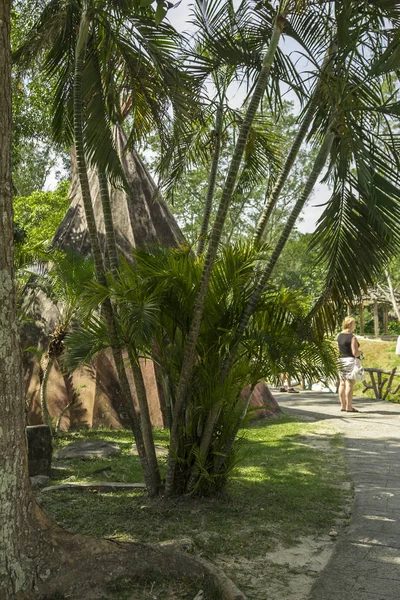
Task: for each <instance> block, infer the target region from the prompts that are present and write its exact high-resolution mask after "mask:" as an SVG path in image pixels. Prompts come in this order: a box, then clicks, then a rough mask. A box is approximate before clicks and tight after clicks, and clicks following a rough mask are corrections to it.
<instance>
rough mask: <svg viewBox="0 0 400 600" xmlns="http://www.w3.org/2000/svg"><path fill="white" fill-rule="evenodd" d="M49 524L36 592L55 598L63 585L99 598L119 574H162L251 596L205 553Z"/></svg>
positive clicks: (224, 593)
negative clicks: (74, 531) (93, 535)
mask: <svg viewBox="0 0 400 600" xmlns="http://www.w3.org/2000/svg"><path fill="white" fill-rule="evenodd" d="M46 521H47V519H46ZM42 525H43V523H42ZM46 525H47V527H46V526H45V529H46V530H47V531H44V530H43V527H41V533H42V534H45V535H44V537H45V538H46V537H47V538H48V542H49V543H48V546H47V551H46V557H45V556H42V557H41V560H40V561H38V562H37V577H36V585H35V588H36V589H35V594H34V595H33V596H32V597H33V598H51V596H52V595H53V594H55V593H56V592H60V591H61V592H62V593H63V594H64V595H65V597H67V598H69V599H70V600H82V598H85V600H95V599H96V598H100V597H102V595H103V593H104V587H105V585H106V584H107V583H110V582H111V581H113V580H115V579H117V578H118V577H121V576H132V577H137V578H138V579H147V578H150V577H151V576H152V575H153V576H154V575H155V574H157V575H159V576H165V577H169V578H176V579H180V578H190V579H192V580H196V581H198V582H199V583H203V584H204V583H205V584H206V585H209V586H211V587H213V588H215V589H216V590H218V591H219V592H220V594H221V597H222V599H223V600H246V596H245V595H244V594H243V593H242V592H241V591H240V590H239V589H238V587H237V586H236V585H235V584H234V583H233V581H232V580H231V579H229V577H227V575H225V573H224V572H223V571H222V570H221V569H220V568H218V567H216V566H215V565H213V564H212V563H210V562H209V561H207V560H205V559H204V558H201V557H197V556H194V555H190V554H187V553H185V552H182V551H179V550H176V549H174V548H171V547H168V546H166V547H163V546H161V545H160V546H157V545H150V544H140V543H130V542H118V541H114V540H107V539H95V538H89V537H84V536H81V535H75V534H72V533H69V532H67V531H65V530H63V529H61V528H59V527H58V526H56V525H54V524H52V523H49V522H48V521H47V523H46ZM103 597H104V596H103Z"/></svg>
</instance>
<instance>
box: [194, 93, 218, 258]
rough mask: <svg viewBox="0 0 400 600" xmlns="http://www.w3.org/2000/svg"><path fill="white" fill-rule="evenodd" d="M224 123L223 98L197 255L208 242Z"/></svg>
mask: <svg viewBox="0 0 400 600" xmlns="http://www.w3.org/2000/svg"><path fill="white" fill-rule="evenodd" d="M222 125H223V104H222V99H221V100H220V104H219V105H218V108H217V114H216V117H215V135H214V138H215V145H214V154H213V159H212V163H211V171H210V178H209V180H208V188H207V196H206V204H205V207H204V213H203V221H202V223H201V228H200V237H199V243H198V245H197V256H200V254H203V251H204V247H205V244H206V236H207V232H208V225H209V222H210V216H211V210H212V203H213V198H214V190H215V182H216V181H217V172H218V163H219V158H220V155H221V135H222Z"/></svg>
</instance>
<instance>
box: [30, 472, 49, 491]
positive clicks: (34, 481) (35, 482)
mask: <svg viewBox="0 0 400 600" xmlns="http://www.w3.org/2000/svg"><path fill="white" fill-rule="evenodd" d="M30 480H31V488H32V489H33V490H39V489H40V488H44V487H46V485H49V482H50V477H47V475H35V477H31V478H30Z"/></svg>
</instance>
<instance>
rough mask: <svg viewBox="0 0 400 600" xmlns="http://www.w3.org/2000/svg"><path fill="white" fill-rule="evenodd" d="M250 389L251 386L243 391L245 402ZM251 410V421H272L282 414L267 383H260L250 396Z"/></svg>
mask: <svg viewBox="0 0 400 600" xmlns="http://www.w3.org/2000/svg"><path fill="white" fill-rule="evenodd" d="M250 389H251V388H250V385H248V386H247V387H245V388H244V390H243V391H242V394H241V395H242V398H243V399H244V400H246V399H247V398H248V395H249V393H250ZM249 409H250V418H251V419H271V418H273V417H276V416H277V415H279V414H280V413H281V412H282V411H281V408H280V407H279V404H278V403H277V401H276V400H275V397H274V396H273V394H272V393H271V390H270V389H269V387H268V386H267V384H266V383H265V381H259V382H258V383H257V385H256V386H255V387H254V390H253V392H252V394H251V396H250V404H249Z"/></svg>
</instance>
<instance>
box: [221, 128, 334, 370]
mask: <svg viewBox="0 0 400 600" xmlns="http://www.w3.org/2000/svg"><path fill="white" fill-rule="evenodd" d="M334 137H335V136H334V133H333V132H332V131H331V129H329V131H328V132H327V133H326V135H325V138H324V141H323V142H322V145H321V148H320V150H319V152H318V154H317V157H316V159H315V161H314V166H313V169H312V171H311V173H310V175H309V177H308V179H307V181H306V184H305V186H304V189H303V193H302V194H301V196H300V198H299V199H298V200H297V202H296V204H295V205H294V207H293V209H292V212H291V213H290V216H289V218H288V220H287V223H286V225H285V227H284V229H283V231H282V233H281V235H280V238H279V240H278V242H277V244H276V246H275V249H274V251H273V253H272V255H271V258H270V259H269V262H268V264H267V266H266V268H265V269H264V271H262V272H261V276H260V279H259V283H258V285H257V287H256V288H255V290H254V292H253V294H252V296H251V298H250V299H249V302H248V304H247V306H246V307H245V309H244V311H243V314H242V316H241V319H240V322H239V326H238V329H237V333H236V344H237V343H239V342H240V340H241V338H242V335H243V333H244V331H245V329H246V327H247V324H248V322H249V319H250V317H251V315H252V314H253V313H254V311H255V309H256V307H257V304H258V301H259V299H260V296H261V294H262V293H263V291H264V289H265V286H266V285H267V283H268V280H269V278H270V276H271V273H272V271H273V269H274V267H275V265H276V262H277V260H278V258H279V257H280V255H281V254H282V250H283V249H284V247H285V244H286V242H287V241H288V239H289V236H290V233H291V231H292V229H293V227H294V225H295V223H296V221H297V219H298V217H299V215H300V213H301V211H302V210H303V208H304V205H305V203H306V202H307V200H308V198H309V197H310V194H311V192H312V190H313V188H314V186H315V184H316V182H317V179H318V177H319V176H320V174H321V172H322V169H323V168H324V166H325V163H326V161H327V159H328V157H329V153H330V151H331V148H332V143H333V140H334ZM234 351H235V350H233V352H234ZM231 356H232V358H233V355H231ZM231 364H232V362H231V359H228V360H227V361H226V362H225V365H224V367H223V373H222V378H223V379H225V376H226V373H227V372H228V371H229V369H230V367H231Z"/></svg>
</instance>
